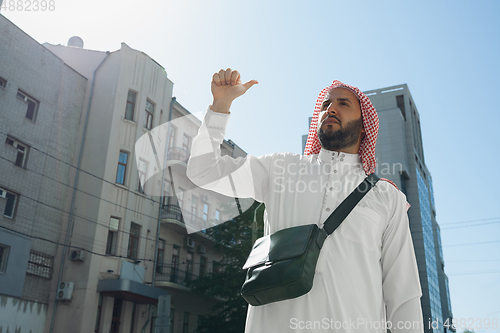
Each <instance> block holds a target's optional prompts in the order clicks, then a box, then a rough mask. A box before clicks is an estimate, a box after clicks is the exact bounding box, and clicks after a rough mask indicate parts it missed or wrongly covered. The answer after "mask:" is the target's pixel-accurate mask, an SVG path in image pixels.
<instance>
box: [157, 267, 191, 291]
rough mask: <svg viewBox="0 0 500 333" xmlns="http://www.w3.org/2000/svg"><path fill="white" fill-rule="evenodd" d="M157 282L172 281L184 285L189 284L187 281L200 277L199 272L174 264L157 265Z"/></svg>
mask: <svg viewBox="0 0 500 333" xmlns="http://www.w3.org/2000/svg"><path fill="white" fill-rule="evenodd" d="M156 267H157V268H156V279H155V281H156V282H172V283H176V284H179V285H182V286H186V285H187V283H186V282H187V281H191V280H194V279H196V278H197V277H198V275H197V274H193V273H192V272H187V271H183V270H180V269H178V268H177V267H174V266H172V265H168V264H165V265H158V266H156Z"/></svg>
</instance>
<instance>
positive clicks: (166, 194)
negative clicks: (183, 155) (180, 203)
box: [162, 179, 170, 207]
mask: <svg viewBox="0 0 500 333" xmlns="http://www.w3.org/2000/svg"><path fill="white" fill-rule="evenodd" d="M169 204H170V181H169V180H168V179H164V180H163V206H162V207H165V206H167V205H169Z"/></svg>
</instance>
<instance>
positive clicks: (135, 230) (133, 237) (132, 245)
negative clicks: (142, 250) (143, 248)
mask: <svg viewBox="0 0 500 333" xmlns="http://www.w3.org/2000/svg"><path fill="white" fill-rule="evenodd" d="M140 235H141V226H140V225H138V224H137V223H134V222H132V223H131V224H130V237H129V239H128V250H127V258H129V259H137V253H138V252H139V236H140Z"/></svg>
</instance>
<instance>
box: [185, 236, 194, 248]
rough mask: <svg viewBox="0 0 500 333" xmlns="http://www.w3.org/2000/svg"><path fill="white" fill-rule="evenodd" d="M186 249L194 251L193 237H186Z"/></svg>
mask: <svg viewBox="0 0 500 333" xmlns="http://www.w3.org/2000/svg"><path fill="white" fill-rule="evenodd" d="M186 247H190V248H192V249H194V240H193V239H192V238H191V237H186Z"/></svg>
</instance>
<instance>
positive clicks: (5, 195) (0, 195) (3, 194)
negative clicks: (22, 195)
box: [0, 187, 18, 218]
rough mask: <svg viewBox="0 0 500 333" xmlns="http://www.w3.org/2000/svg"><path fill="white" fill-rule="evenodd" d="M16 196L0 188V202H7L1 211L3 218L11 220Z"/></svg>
mask: <svg viewBox="0 0 500 333" xmlns="http://www.w3.org/2000/svg"><path fill="white" fill-rule="evenodd" d="M17 197H18V196H17V194H14V193H12V192H9V191H7V190H6V189H3V188H1V187H0V200H7V202H6V203H5V209H4V211H3V216H6V217H10V218H13V217H14V213H15V210H16V209H15V208H16V202H17Z"/></svg>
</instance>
